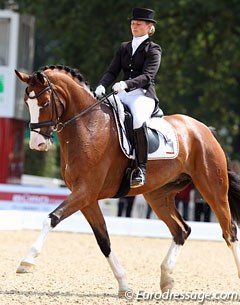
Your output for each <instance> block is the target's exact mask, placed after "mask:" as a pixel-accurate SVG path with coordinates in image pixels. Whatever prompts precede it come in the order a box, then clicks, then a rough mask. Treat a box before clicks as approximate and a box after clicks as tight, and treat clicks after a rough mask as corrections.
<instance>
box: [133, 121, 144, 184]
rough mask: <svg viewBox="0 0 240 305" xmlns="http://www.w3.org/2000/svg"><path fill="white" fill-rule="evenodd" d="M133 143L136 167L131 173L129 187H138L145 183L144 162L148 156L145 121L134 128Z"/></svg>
mask: <svg viewBox="0 0 240 305" xmlns="http://www.w3.org/2000/svg"><path fill="white" fill-rule="evenodd" d="M134 145H135V155H136V164H137V167H136V168H135V169H134V170H133V171H132V174H131V179H130V187H131V188H137V187H140V186H142V185H144V183H145V174H146V163H147V158H148V136H147V127H146V124H145V123H144V124H143V125H142V127H140V128H138V129H134Z"/></svg>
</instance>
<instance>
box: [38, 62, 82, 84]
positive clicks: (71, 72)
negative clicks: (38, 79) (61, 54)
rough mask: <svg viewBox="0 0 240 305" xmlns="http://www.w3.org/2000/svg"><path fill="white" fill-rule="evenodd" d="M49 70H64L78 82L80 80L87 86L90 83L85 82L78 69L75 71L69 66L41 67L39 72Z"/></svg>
mask: <svg viewBox="0 0 240 305" xmlns="http://www.w3.org/2000/svg"><path fill="white" fill-rule="evenodd" d="M47 69H51V70H54V69H58V70H64V71H66V72H67V73H69V74H71V75H72V77H74V78H76V79H77V80H79V81H80V82H84V83H85V84H86V85H88V83H87V81H86V80H85V78H84V76H83V75H82V74H81V73H80V72H79V71H78V70H77V69H73V68H70V67H68V66H63V65H50V66H43V67H40V68H39V71H45V70H47Z"/></svg>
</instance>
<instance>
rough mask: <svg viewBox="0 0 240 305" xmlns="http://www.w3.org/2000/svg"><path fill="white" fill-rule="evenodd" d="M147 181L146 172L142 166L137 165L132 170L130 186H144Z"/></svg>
mask: <svg viewBox="0 0 240 305" xmlns="http://www.w3.org/2000/svg"><path fill="white" fill-rule="evenodd" d="M144 183H145V173H144V171H143V170H142V169H141V167H136V168H134V169H133V170H132V172H131V176H130V187H131V188H137V187H140V186H143V185H144Z"/></svg>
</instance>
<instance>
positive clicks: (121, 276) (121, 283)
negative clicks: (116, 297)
mask: <svg viewBox="0 0 240 305" xmlns="http://www.w3.org/2000/svg"><path fill="white" fill-rule="evenodd" d="M107 261H108V263H109V265H110V267H111V269H112V272H113V274H114V276H115V278H116V279H117V281H118V287H119V293H121V292H125V291H127V290H128V283H127V278H126V273H125V271H124V269H123V267H122V266H121V265H120V263H119V261H118V259H117V258H116V256H115V255H114V253H113V252H112V251H111V253H110V255H109V257H107Z"/></svg>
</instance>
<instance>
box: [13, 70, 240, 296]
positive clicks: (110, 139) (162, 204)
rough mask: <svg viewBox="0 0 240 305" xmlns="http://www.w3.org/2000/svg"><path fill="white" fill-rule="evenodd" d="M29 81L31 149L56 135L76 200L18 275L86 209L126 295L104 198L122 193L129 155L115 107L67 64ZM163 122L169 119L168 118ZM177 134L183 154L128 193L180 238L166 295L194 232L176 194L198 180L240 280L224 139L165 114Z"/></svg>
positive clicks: (232, 182)
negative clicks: (68, 221) (121, 138)
mask: <svg viewBox="0 0 240 305" xmlns="http://www.w3.org/2000/svg"><path fill="white" fill-rule="evenodd" d="M15 72H16V75H17V76H18V78H19V79H20V80H21V81H23V82H25V83H26V84H27V88H26V94H25V103H26V104H27V106H28V109H29V112H30V120H31V122H30V129H31V133H30V143H29V144H30V148H31V149H36V150H39V151H44V150H46V151H47V150H48V149H49V148H50V146H51V135H52V133H53V131H54V130H55V131H57V133H58V139H59V143H60V151H61V171H62V176H63V178H64V181H65V183H66V185H67V187H68V188H69V189H70V191H71V193H70V195H69V196H68V197H67V198H66V199H65V200H64V201H63V202H62V203H61V204H60V205H59V206H58V207H57V208H56V209H55V210H54V211H53V212H51V213H50V214H49V215H48V217H47V219H46V220H45V221H44V223H43V228H42V230H41V232H40V234H39V236H38V238H37V239H36V241H35V242H34V243H33V245H32V246H31V247H30V249H29V251H28V252H27V254H26V256H25V257H24V258H23V260H22V261H21V263H20V265H19V267H18V269H17V272H18V273H25V272H30V271H31V270H32V268H33V267H34V266H35V264H36V262H35V258H36V257H37V256H38V255H39V253H40V251H41V249H42V246H43V244H44V241H45V238H46V236H47V234H48V232H49V231H50V230H52V229H53V228H54V227H55V226H56V225H57V224H59V223H60V222H61V221H62V220H63V219H65V218H67V217H69V216H70V215H72V214H73V213H75V212H76V211H79V210H80V211H81V212H82V213H83V215H84V216H85V218H86V220H87V221H88V223H89V224H90V226H91V228H92V230H93V233H94V235H95V237H96V240H97V243H98V245H99V247H100V249H101V251H102V253H103V254H104V256H105V257H106V259H107V261H108V263H109V265H110V267H111V269H112V272H113V274H114V276H115V278H116V280H117V282H118V291H119V295H123V294H124V293H125V292H126V291H127V290H128V283H127V279H126V273H125V271H124V269H123V267H122V266H121V265H120V263H119V261H118V259H117V258H116V256H115V255H114V253H113V251H112V249H111V245H110V239H109V235H108V231H107V228H106V224H105V220H104V217H103V214H102V212H101V210H100V207H99V204H98V200H100V199H104V198H112V197H114V195H115V194H116V193H117V191H118V189H119V185H120V183H121V180H122V177H123V175H124V171H125V169H126V168H127V166H128V162H129V160H128V158H127V157H126V156H125V155H124V154H123V152H122V151H121V149H120V145H119V140H118V135H117V127H116V124H115V121H114V118H113V112H112V109H111V108H110V107H109V106H107V105H106V104H105V103H102V102H101V101H99V100H97V99H96V98H95V97H94V95H93V93H92V92H91V90H90V89H89V87H88V85H87V84H86V82H85V81H84V78H83V76H82V75H81V74H80V73H78V72H76V71H75V70H73V69H71V68H69V67H65V66H50V67H44V68H43V69H41V70H39V71H37V72H34V73H33V74H31V75H29V74H26V73H21V72H18V71H15ZM162 119H163V118H162ZM164 120H166V121H167V122H169V123H170V124H171V125H172V126H173V128H174V129H175V130H176V133H177V137H178V141H179V154H178V156H177V157H176V158H175V159H171V160H169V159H168V160H151V161H149V162H148V164H147V176H146V177H147V180H146V184H145V185H144V186H142V187H140V188H138V189H130V191H129V193H128V194H127V195H128V196H134V195H137V194H140V193H141V194H143V196H144V197H145V199H146V201H147V202H148V203H149V205H150V206H151V207H152V209H153V211H154V212H155V213H156V215H157V216H158V217H159V218H160V219H161V220H162V221H164V222H165V224H166V225H167V226H168V228H169V230H170V232H171V235H172V237H173V240H172V244H171V246H170V249H169V251H168V253H167V255H166V257H165V258H164V260H163V262H162V264H161V278H160V288H161V290H162V292H164V291H167V290H170V289H172V288H173V283H174V280H173V277H172V272H173V269H174V266H175V264H176V261H177V257H178V256H179V253H180V250H181V248H182V246H183V244H184V242H185V240H186V239H187V237H188V236H189V234H190V232H191V229H190V227H189V225H188V224H187V223H186V222H185V221H184V220H183V218H182V216H181V215H180V214H179V212H178V211H177V209H176V207H175V200H174V199H175V195H176V193H177V192H179V191H180V190H182V189H184V188H185V187H186V186H187V185H188V184H189V183H191V182H192V183H193V184H194V185H195V186H196V187H197V189H198V190H199V191H200V193H201V194H202V196H203V197H204V199H205V200H206V202H207V203H208V204H209V205H210V207H211V208H212V210H213V211H214V212H215V214H216V217H217V219H218V221H219V223H220V226H221V229H222V233H223V238H224V239H225V241H226V243H227V245H228V247H229V248H230V249H231V251H232V253H233V257H234V259H235V263H236V266H237V270H238V276H239V277H240V248H239V243H238V239H237V227H236V225H235V222H236V223H237V225H239V224H240V183H239V179H238V178H237V176H235V175H234V174H233V173H232V172H231V171H230V170H229V167H228V163H227V158H226V156H225V153H224V151H223V149H222V148H221V146H220V144H219V142H218V140H217V139H216V137H215V136H214V135H213V133H212V132H211V130H210V129H209V128H208V127H207V126H206V125H204V124H203V123H201V122H199V121H197V120H195V119H193V118H191V117H188V116H185V115H169V116H164Z"/></svg>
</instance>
